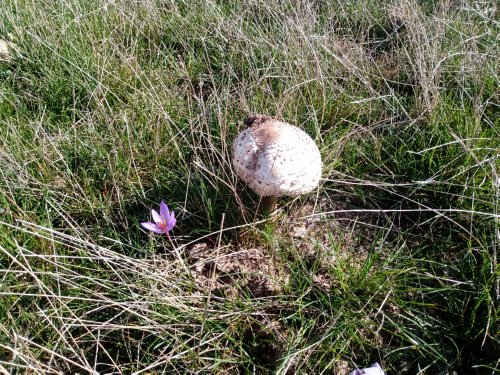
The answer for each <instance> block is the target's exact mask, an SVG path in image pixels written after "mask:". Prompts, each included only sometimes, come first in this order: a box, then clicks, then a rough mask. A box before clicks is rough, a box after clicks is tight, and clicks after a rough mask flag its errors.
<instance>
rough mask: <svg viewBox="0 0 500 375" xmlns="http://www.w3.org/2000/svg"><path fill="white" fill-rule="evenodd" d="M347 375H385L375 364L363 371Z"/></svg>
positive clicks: (358, 370) (355, 371)
mask: <svg viewBox="0 0 500 375" xmlns="http://www.w3.org/2000/svg"><path fill="white" fill-rule="evenodd" d="M349 375H385V374H384V370H382V367H380V365H379V364H378V363H377V362H375V363H374V364H373V365H371V366H370V367H367V368H363V369H361V370H360V369H357V370H354V371H352V372H350V373H349Z"/></svg>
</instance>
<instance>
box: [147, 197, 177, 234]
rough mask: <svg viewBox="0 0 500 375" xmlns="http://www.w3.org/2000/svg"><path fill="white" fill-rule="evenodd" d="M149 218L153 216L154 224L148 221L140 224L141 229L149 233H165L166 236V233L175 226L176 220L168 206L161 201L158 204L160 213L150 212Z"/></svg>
mask: <svg viewBox="0 0 500 375" xmlns="http://www.w3.org/2000/svg"><path fill="white" fill-rule="evenodd" d="M151 216H153V221H154V223H151V222H148V221H147V222H144V223H141V225H142V227H143V228H145V229H147V230H150V231H151V232H154V233H157V234H161V233H165V234H166V235H168V232H170V231H171V230H172V228H173V227H174V226H175V223H176V220H175V216H174V212H173V211H172V212H170V211H169V210H168V206H167V205H166V204H165V202H163V201H161V203H160V213H158V212H156V210H151Z"/></svg>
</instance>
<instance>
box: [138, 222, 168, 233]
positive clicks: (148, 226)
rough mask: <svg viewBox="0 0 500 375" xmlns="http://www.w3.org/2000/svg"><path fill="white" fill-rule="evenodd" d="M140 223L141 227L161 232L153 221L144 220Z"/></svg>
mask: <svg viewBox="0 0 500 375" xmlns="http://www.w3.org/2000/svg"><path fill="white" fill-rule="evenodd" d="M141 225H142V227H143V228H145V229H147V230H150V231H151V232H154V233H157V234H160V233H163V231H162V230H161V229H160V228H159V227H158V225H156V224H155V223H149V222H144V223H141Z"/></svg>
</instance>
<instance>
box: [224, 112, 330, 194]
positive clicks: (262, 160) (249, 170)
mask: <svg viewBox="0 0 500 375" xmlns="http://www.w3.org/2000/svg"><path fill="white" fill-rule="evenodd" d="M245 124H246V125H247V128H246V129H245V130H243V131H242V132H241V133H240V134H239V135H238V137H236V139H235V140H234V144H233V167H234V170H235V172H236V174H237V175H238V176H239V177H240V178H241V179H242V180H243V181H245V182H246V183H247V184H248V185H249V186H250V188H252V190H254V191H255V192H256V193H257V194H259V195H261V196H264V197H265V196H276V197H281V196H283V195H291V196H297V195H300V194H304V193H308V192H310V191H312V190H313V189H314V188H315V187H316V186H318V183H319V179H320V177H321V167H322V163H321V155H320V153H319V150H318V147H317V146H316V143H314V141H313V140H312V139H311V137H309V136H308V135H307V134H306V133H305V132H303V131H302V130H300V129H299V128H298V127H296V126H293V125H290V124H288V123H286V122H281V121H278V120H275V119H273V118H271V117H269V116H265V115H255V116H250V117H248V118H247V119H246V120H245Z"/></svg>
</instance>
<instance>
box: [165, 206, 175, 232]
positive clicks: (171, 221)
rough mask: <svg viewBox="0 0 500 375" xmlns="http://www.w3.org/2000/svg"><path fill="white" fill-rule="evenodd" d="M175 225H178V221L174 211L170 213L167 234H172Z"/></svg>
mask: <svg viewBox="0 0 500 375" xmlns="http://www.w3.org/2000/svg"><path fill="white" fill-rule="evenodd" d="M175 223H177V220H176V219H175V215H174V212H173V211H172V212H171V213H170V217H169V218H168V220H167V232H170V231H171V230H172V229H173V228H174V226H175Z"/></svg>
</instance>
